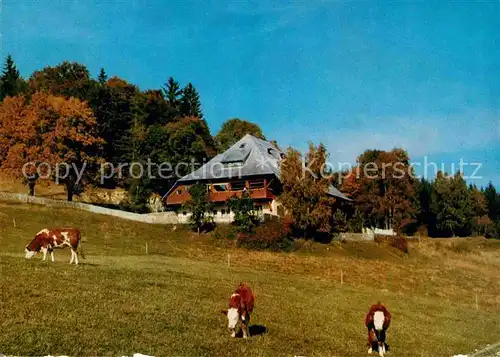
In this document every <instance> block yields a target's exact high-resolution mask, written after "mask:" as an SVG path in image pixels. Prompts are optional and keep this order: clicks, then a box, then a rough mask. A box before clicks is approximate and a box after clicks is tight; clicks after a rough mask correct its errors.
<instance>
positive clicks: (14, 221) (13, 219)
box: [12, 217, 17, 228]
mask: <svg viewBox="0 0 500 357" xmlns="http://www.w3.org/2000/svg"><path fill="white" fill-rule="evenodd" d="M12 223H14V228H17V226H16V217H13V218H12Z"/></svg>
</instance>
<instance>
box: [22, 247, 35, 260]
mask: <svg viewBox="0 0 500 357" xmlns="http://www.w3.org/2000/svg"><path fill="white" fill-rule="evenodd" d="M24 252H25V253H26V256H25V258H26V259H31V258H33V257H34V256H35V254H36V250H31V249H30V248H29V245H27V246H26V248H25V249H24Z"/></svg>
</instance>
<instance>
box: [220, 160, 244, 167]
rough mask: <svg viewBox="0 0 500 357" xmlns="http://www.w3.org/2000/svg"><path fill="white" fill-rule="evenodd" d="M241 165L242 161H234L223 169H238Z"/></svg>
mask: <svg viewBox="0 0 500 357" xmlns="http://www.w3.org/2000/svg"><path fill="white" fill-rule="evenodd" d="M241 165H243V162H242V161H235V162H228V163H226V164H225V165H224V166H225V167H239V166H241Z"/></svg>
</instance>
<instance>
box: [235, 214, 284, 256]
mask: <svg viewBox="0 0 500 357" xmlns="http://www.w3.org/2000/svg"><path fill="white" fill-rule="evenodd" d="M236 246H237V247H243V248H247V249H253V250H271V251H290V250H291V249H292V246H293V240H292V239H291V227H290V222H289V220H288V219H279V218H276V217H273V218H272V219H270V220H268V221H266V222H264V223H262V224H261V225H259V226H257V227H256V228H255V230H254V231H253V232H251V233H244V232H240V233H238V235H237V240H236Z"/></svg>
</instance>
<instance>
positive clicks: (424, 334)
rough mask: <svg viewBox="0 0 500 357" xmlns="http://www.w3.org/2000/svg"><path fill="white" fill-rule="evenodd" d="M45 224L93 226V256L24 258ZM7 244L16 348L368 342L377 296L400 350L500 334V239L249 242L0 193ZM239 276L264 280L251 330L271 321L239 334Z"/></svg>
mask: <svg viewBox="0 0 500 357" xmlns="http://www.w3.org/2000/svg"><path fill="white" fill-rule="evenodd" d="M13 219H15V222H16V227H14V224H13ZM48 226H49V227H50V226H75V227H79V228H80V229H81V230H82V233H83V235H84V238H85V240H86V241H85V242H84V243H83V244H84V245H83V247H84V252H85V255H86V259H85V260H81V261H82V262H83V264H82V265H80V266H78V267H75V266H70V265H69V264H68V262H69V259H70V253H69V251H68V250H63V251H56V252H55V258H56V262H55V263H52V262H41V261H40V259H41V258H40V256H37V257H35V258H34V259H32V260H30V261H26V260H25V259H24V255H23V250H24V246H25V245H26V244H27V243H28V242H29V240H30V239H31V238H32V237H33V235H34V234H35V233H36V232H37V231H39V230H40V229H42V228H45V227H48ZM0 245H1V246H2V249H1V252H0V269H1V270H0V273H1V280H0V288H1V292H2V299H1V301H0V304H1V305H0V307H1V308H0V321H1V323H2V333H1V334H0V348H1V349H2V350H0V352H1V353H3V354H6V355H20V354H23V355H37V356H40V355H48V354H51V355H58V354H65V355H73V356H77V355H78V356H89V355H99V356H123V355H132V354H133V353H134V352H141V353H144V354H149V355H155V356H173V355H175V356H234V355H242V354H245V355H248V356H293V355H303V356H308V357H309V356H345V357H350V356H360V355H366V348H365V343H366V333H365V328H364V325H363V320H364V314H365V313H366V312H367V310H368V308H369V307H370V305H371V304H372V303H374V302H377V301H378V300H380V301H382V302H383V303H385V304H386V305H387V307H388V308H389V310H390V311H391V312H392V313H393V315H394V320H393V324H392V326H391V329H390V330H389V335H388V338H389V341H388V342H389V345H390V349H391V355H392V356H405V357H417V356H418V357H423V356H429V357H439V356H443V357H445V356H453V355H455V354H459V353H464V354H465V353H470V352H471V351H474V350H475V349H481V348H482V347H484V346H486V345H487V344H493V343H495V342H498V341H497V340H498V339H499V337H498V336H500V327H499V325H498V321H499V319H500V300H499V298H498V296H499V294H500V282H499V279H498V270H499V268H500V244H499V242H497V241H486V240H480V239H474V240H472V239H462V240H434V241H432V242H426V241H422V242H415V243H412V244H411V245H410V255H409V256H404V255H403V254H400V253H399V252H398V251H395V250H392V249H391V248H388V247H383V246H379V245H376V244H374V243H346V244H331V245H328V246H326V245H319V244H309V243H305V244H303V246H302V248H301V249H300V250H299V251H297V252H295V253H291V254H277V253H267V252H248V251H245V250H240V249H235V248H233V247H231V246H230V244H227V243H225V242H221V241H219V240H217V239H215V238H214V237H213V236H212V235H205V236H200V237H198V236H196V235H194V234H191V233H189V232H187V231H185V230H184V229H183V228H179V227H177V229H175V230H173V228H172V227H168V226H151V225H147V224H138V223H135V222H129V221H122V220H118V219H116V218H111V217H106V216H101V215H92V214H89V213H85V212H79V211H72V210H54V209H47V208H44V207H40V206H28V205H25V204H12V203H8V204H7V203H0ZM146 249H147V254H146ZM228 259H229V265H228ZM341 272H342V274H343V282H344V283H343V284H342V285H341V283H340V274H341ZM240 281H246V282H247V283H249V284H250V286H251V287H252V288H253V290H254V291H255V294H256V309H255V313H254V315H253V316H252V321H251V324H252V325H255V327H254V328H253V329H254V331H255V332H260V331H261V330H262V328H261V327H262V326H265V328H266V329H267V332H266V333H264V334H261V335H256V336H254V337H252V338H251V339H249V340H243V339H231V338H230V336H229V331H228V330H227V328H226V321H225V319H224V316H223V315H221V314H220V312H219V310H220V309H221V308H224V307H225V305H226V303H227V299H228V297H229V295H230V294H231V292H232V290H233V289H234V288H235V287H236V285H237V284H238V283H239V282H240ZM476 296H477V308H476Z"/></svg>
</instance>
